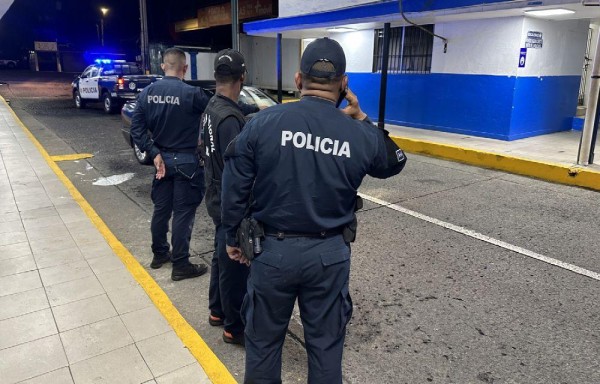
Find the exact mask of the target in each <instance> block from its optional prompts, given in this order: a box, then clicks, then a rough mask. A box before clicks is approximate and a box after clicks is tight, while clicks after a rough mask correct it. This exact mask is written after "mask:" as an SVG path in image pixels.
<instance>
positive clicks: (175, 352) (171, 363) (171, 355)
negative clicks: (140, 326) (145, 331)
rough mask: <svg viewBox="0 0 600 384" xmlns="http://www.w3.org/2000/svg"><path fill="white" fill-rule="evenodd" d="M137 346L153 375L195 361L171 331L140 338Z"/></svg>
mask: <svg viewBox="0 0 600 384" xmlns="http://www.w3.org/2000/svg"><path fill="white" fill-rule="evenodd" d="M137 346H138V349H139V350H140V352H141V353H142V356H143V357H144V360H145V361H146V364H148V366H149V367H150V370H151V371H152V373H153V374H154V376H155V377H159V376H162V375H164V374H166V373H169V372H173V371H174V370H177V369H179V368H183V367H185V366H187V365H190V364H192V363H194V362H196V359H194V357H193V356H192V354H191V353H190V351H188V349H187V348H186V347H185V346H184V345H183V343H182V342H181V340H180V339H179V338H178V337H177V335H176V334H175V332H173V331H171V332H168V333H164V334H162V335H159V336H154V337H151V338H149V339H146V340H142V341H140V342H139V343H137Z"/></svg>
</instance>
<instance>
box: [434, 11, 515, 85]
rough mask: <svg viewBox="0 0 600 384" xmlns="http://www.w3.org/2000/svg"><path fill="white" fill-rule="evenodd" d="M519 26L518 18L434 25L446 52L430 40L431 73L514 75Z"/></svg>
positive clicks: (438, 41)
mask: <svg viewBox="0 0 600 384" xmlns="http://www.w3.org/2000/svg"><path fill="white" fill-rule="evenodd" d="M522 28H523V18H522V17H507V18H499V19H486V20H470V21H461V22H455V23H444V24H436V25H435V33H436V34H438V35H441V36H444V37H446V38H447V39H448V51H447V52H446V53H444V43H443V42H442V40H440V39H438V38H435V39H434V43H433V60H432V65H431V72H432V73H457V74H472V75H479V74H486V75H504V76H515V75H516V74H517V66H518V61H519V48H520V47H519V44H520V34H521V31H522Z"/></svg>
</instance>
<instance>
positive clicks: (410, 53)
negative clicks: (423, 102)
mask: <svg viewBox="0 0 600 384" xmlns="http://www.w3.org/2000/svg"><path fill="white" fill-rule="evenodd" d="M423 28H425V29H427V30H428V31H430V32H433V25H432V24H431V25H424V26H423ZM432 56H433V35H431V34H429V33H427V32H425V31H423V30H422V29H420V28H417V27H414V26H410V27H396V28H391V33H390V55H389V62H388V72H390V73H430V72H431V57H432ZM382 59H383V29H376V30H375V49H374V53H373V72H381V66H382Z"/></svg>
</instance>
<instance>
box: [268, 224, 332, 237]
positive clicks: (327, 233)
mask: <svg viewBox="0 0 600 384" xmlns="http://www.w3.org/2000/svg"><path fill="white" fill-rule="evenodd" d="M263 227H264V231H265V236H271V237H276V238H278V239H279V240H282V239H285V238H295V237H310V238H316V239H325V238H327V237H332V236H337V235H341V234H342V232H343V231H344V228H343V227H338V228H333V229H326V230H323V231H321V232H293V231H282V230H279V229H277V228H275V227H271V226H270V225H266V224H264V225H263Z"/></svg>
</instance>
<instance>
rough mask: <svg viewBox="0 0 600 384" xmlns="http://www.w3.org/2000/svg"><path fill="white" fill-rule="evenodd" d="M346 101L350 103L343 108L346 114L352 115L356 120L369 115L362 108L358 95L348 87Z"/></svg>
mask: <svg viewBox="0 0 600 384" xmlns="http://www.w3.org/2000/svg"><path fill="white" fill-rule="evenodd" d="M346 92H347V93H346V101H347V102H348V105H347V106H346V108H344V109H342V112H344V113H345V114H346V115H348V116H350V117H352V118H353V119H356V120H364V119H365V118H366V117H367V114H366V113H364V112H363V111H362V110H361V109H360V105H359V104H358V97H356V95H355V94H354V92H352V91H351V90H350V88H346Z"/></svg>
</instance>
